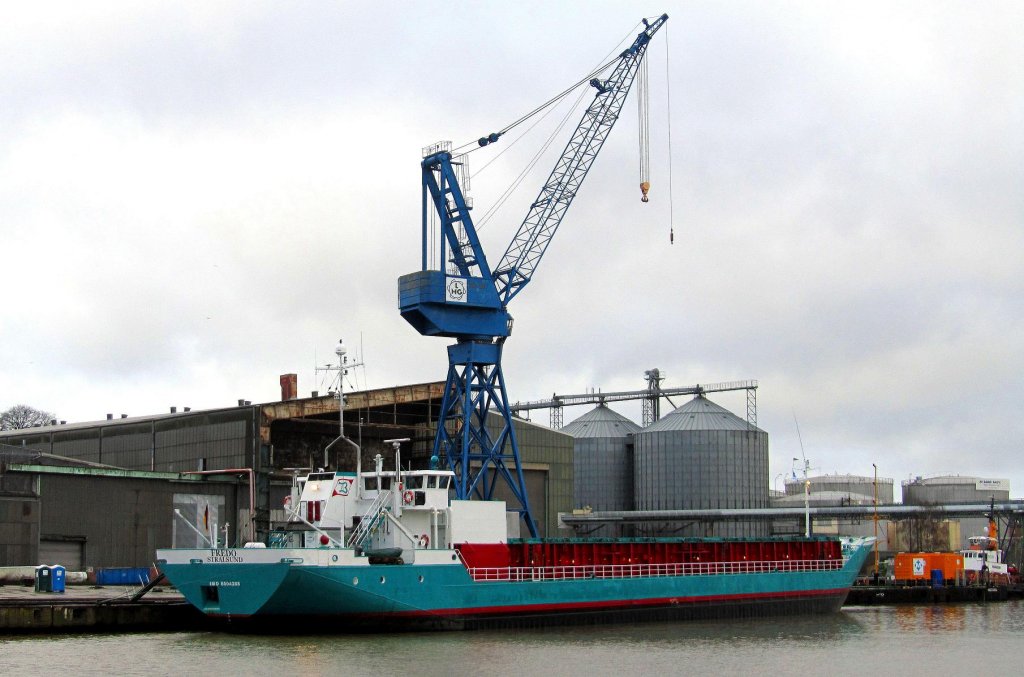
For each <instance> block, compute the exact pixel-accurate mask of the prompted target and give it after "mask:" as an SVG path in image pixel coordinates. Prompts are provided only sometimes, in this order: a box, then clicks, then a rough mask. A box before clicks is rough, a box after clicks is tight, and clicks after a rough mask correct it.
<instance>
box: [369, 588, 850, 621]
mask: <svg viewBox="0 0 1024 677" xmlns="http://www.w3.org/2000/svg"><path fill="white" fill-rule="evenodd" d="M847 592H848V590H847V588H835V589H832V590H796V591H787V592H761V593H753V594H737V595H703V596H700V597H654V598H650V599H613V600H604V601H598V602H561V603H555V604H517V605H513V606H489V607H487V606H485V607H467V608H464V609H423V610H414V611H395V612H391V613H381V614H373V615H375V616H377V615H379V616H387V617H389V618H413V617H419V616H494V615H513V614H522V613H550V612H563V611H584V610H593V609H622V608H643V607H660V606H678V605H683V604H694V605H697V604H700V605H703V604H707V603H714V602H721V603H729V602H748V601H755V600H774V601H779V600H798V599H806V598H808V597H829V596H833V595H835V596H838V595H843V596H844V597H845V596H846V593H847Z"/></svg>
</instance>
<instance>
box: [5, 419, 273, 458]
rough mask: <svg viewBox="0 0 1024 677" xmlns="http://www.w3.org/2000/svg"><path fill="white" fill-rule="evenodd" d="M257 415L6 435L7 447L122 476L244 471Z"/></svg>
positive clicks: (114, 423) (124, 422) (118, 422)
mask: <svg viewBox="0 0 1024 677" xmlns="http://www.w3.org/2000/svg"><path fill="white" fill-rule="evenodd" d="M256 411H257V410H256V409H255V408H253V407H240V408H232V409H223V410H215V411H200V412H188V413H180V414H174V415H171V416H160V417H155V418H151V419H146V420H141V421H127V420H114V421H109V422H100V423H97V424H95V425H91V426H81V427H77V426H76V427H75V428H74V429H64V428H61V427H58V428H56V429H49V430H48V431H47V432H29V431H25V432H24V433H22V432H19V433H17V434H16V435H14V436H12V435H11V434H9V433H8V434H7V435H6V438H5V439H6V441H7V443H8V444H11V445H16V446H21V443H22V440H24V442H25V445H24V446H25V447H26V448H29V449H37V450H39V451H43V452H47V453H52V454H56V455H58V456H66V457H68V458H74V459H78V460H82V461H89V462H92V463H103V464H106V465H113V466H116V467H118V468H124V469H126V470H155V471H158V472H184V471H187V470H199V469H200V466H202V469H205V470H220V469H224V468H238V467H248V466H250V465H251V463H252V455H253V436H254V425H253V421H254V417H255V416H256Z"/></svg>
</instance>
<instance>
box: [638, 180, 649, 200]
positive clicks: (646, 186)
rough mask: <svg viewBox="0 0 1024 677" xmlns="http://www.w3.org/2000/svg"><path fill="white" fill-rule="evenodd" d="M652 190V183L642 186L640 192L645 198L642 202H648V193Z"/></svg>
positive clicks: (642, 198)
mask: <svg viewBox="0 0 1024 677" xmlns="http://www.w3.org/2000/svg"><path fill="white" fill-rule="evenodd" d="M650 189H651V182H650V181H644V182H643V183H641V184H640V192H641V193H643V197H641V198H640V202H647V201H648V200H647V191H649V190H650Z"/></svg>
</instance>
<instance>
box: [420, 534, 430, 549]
mask: <svg viewBox="0 0 1024 677" xmlns="http://www.w3.org/2000/svg"><path fill="white" fill-rule="evenodd" d="M428 545H430V536H427V535H426V534H423V535H422V536H420V547H421V548H425V547H427V546H428Z"/></svg>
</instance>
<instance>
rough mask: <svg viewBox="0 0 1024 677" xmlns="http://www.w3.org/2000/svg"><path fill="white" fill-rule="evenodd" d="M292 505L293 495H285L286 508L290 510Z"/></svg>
mask: <svg viewBox="0 0 1024 677" xmlns="http://www.w3.org/2000/svg"><path fill="white" fill-rule="evenodd" d="M291 507H292V497H291V496H285V497H284V509H285V510H289V509H291Z"/></svg>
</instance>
